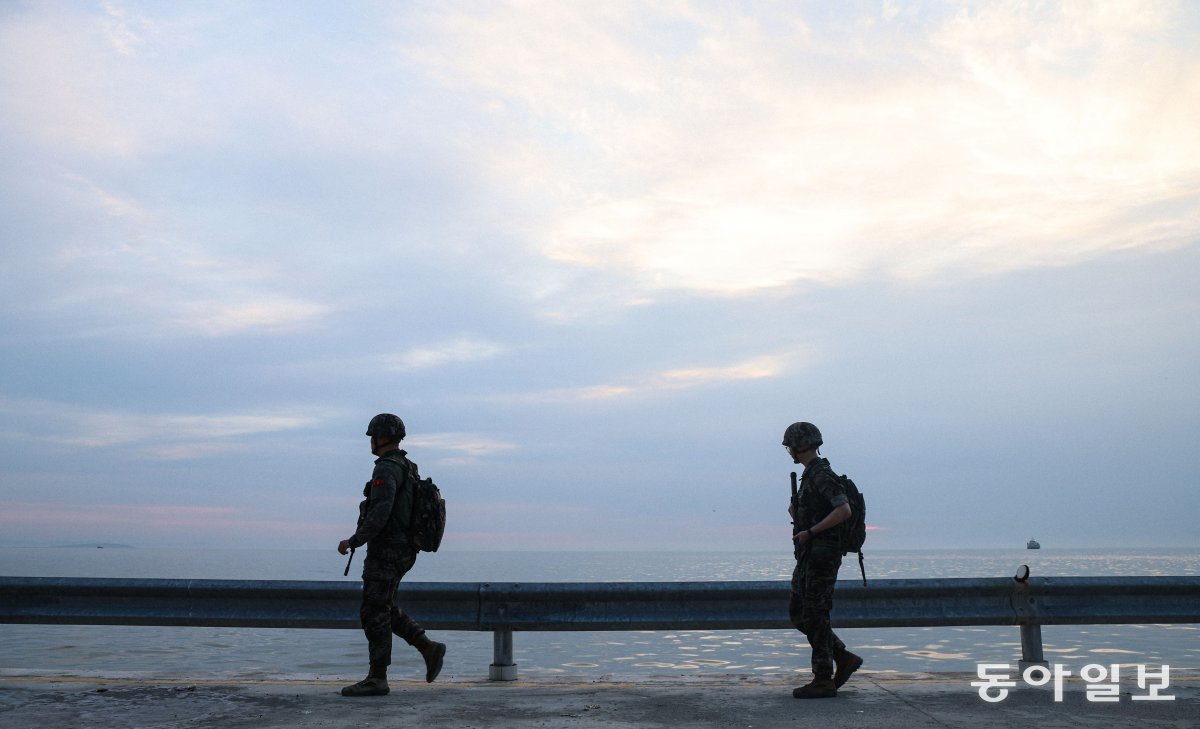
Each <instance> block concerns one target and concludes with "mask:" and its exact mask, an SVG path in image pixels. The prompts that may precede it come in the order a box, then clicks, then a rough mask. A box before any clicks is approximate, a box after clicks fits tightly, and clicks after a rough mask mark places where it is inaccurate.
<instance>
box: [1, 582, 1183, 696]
mask: <svg viewBox="0 0 1200 729" xmlns="http://www.w3.org/2000/svg"><path fill="white" fill-rule="evenodd" d="M788 595H789V585H788V583H787V582H783V581H771V582H601V583H581V582H563V583H555V582H549V583H546V582H543V583H490V582H414V583H407V584H401V587H400V594H399V599H400V603H401V604H402V605H403V606H404V610H405V611H406V612H409V613H411V614H412V615H413V616H414V617H415V618H416V619H417V620H418V622H420V623H421V624H422V625H424V626H425V627H427V628H430V629H433V630H471V631H491V632H493V634H494V638H493V640H494V646H493V647H494V661H493V664H492V666H491V669H490V672H489V673H490V675H491V677H492V678H493V679H496V680H512V679H515V678H516V666H515V665H514V664H513V661H512V635H513V631H532V630H541V631H560V630H595V631H605V630H712V629H717V630H740V629H772V628H779V629H788V628H791V627H792V626H791V624H790V623H789V622H788V617H787V613H788V611H787V606H788ZM360 597H361V583H358V582H288V581H244V580H236V581H235V580H169V579H168V580H160V579H105V578H56V577H0V623H42V624H69V625H149V626H201V627H204V626H210V627H247V628H355V629H357V628H359V622H358V603H359V600H360ZM832 619H833V624H834V626H835V627H846V628H880V627H919V626H949V625H1017V626H1020V628H1021V642H1022V654H1023V661H1022V662H1023V663H1044V659H1043V656H1042V644H1041V626H1042V625H1093V624H1113V623H1126V624H1147V623H1200V577H1041V578H1026V579H1023V580H1022V579H1014V578H955V579H929V580H875V581H873V582H871V583H870V585H869V586H866V587H864V586H863V585H861V584H859V583H858V582H856V581H841V582H839V583H838V586H837V592H836V598H835V600H834V610H833V614H832Z"/></svg>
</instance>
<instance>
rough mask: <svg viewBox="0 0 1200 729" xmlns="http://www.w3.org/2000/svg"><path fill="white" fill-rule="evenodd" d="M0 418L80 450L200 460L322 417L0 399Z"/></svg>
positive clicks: (37, 437)
mask: <svg viewBox="0 0 1200 729" xmlns="http://www.w3.org/2000/svg"><path fill="white" fill-rule="evenodd" d="M0 414H4V415H8V416H10V417H11V418H13V419H15V420H18V421H20V422H21V429H20V431H19V432H21V433H23V434H24V436H23V437H26V438H30V439H34V440H44V441H49V440H54V441H57V442H61V443H66V444H69V445H73V446H78V447H81V448H114V447H135V448H138V449H141V450H140V452H141V453H142V454H143V455H145V456H149V457H151V458H156V459H165V460H179V459H183V458H203V457H204V456H206V455H212V454H214V453H223V452H228V451H230V450H240V449H243V448H244V447H245V444H244V443H242V442H241V441H240V440H239V439H244V438H247V437H252V436H261V435H271V434H277V433H286V432H292V431H297V430H302V429H305V428H310V427H313V426H315V425H318V424H319V423H321V422H322V421H323V420H324V419H325V418H326V416H327V414H326V413H318V412H313V410H312V409H310V408H306V409H305V411H304V413H303V414H301V413H298V412H295V411H293V412H287V411H283V412H275V413H263V412H248V413H222V414H215V415H195V414H171V413H165V414H164V413H136V412H130V411H122V410H99V409H92V408H86V407H81V406H78V405H72V404H69V403H53V402H40V401H28V400H14V399H11V398H5V397H2V396H0Z"/></svg>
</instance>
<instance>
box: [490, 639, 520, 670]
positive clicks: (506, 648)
mask: <svg viewBox="0 0 1200 729" xmlns="http://www.w3.org/2000/svg"><path fill="white" fill-rule="evenodd" d="M512 657H513V634H512V630H511V629H501V630H496V631H493V633H492V665H490V666H488V680H489V681H516V680H517V664H515V663H513V659H512Z"/></svg>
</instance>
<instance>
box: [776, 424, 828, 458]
mask: <svg viewBox="0 0 1200 729" xmlns="http://www.w3.org/2000/svg"><path fill="white" fill-rule="evenodd" d="M823 442H824V441H823V440H821V431H820V430H817V426H815V425H813V424H812V423H792V424H791V425H789V426H788V428H787V430H785V431H784V432H783V444H784V445H785V446H787V447H788V448H795V449H796V450H798V451H801V452H803V451H807V450H809V449H811V448H820V447H821V444H822V443H823Z"/></svg>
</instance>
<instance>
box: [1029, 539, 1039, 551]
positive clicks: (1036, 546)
mask: <svg viewBox="0 0 1200 729" xmlns="http://www.w3.org/2000/svg"><path fill="white" fill-rule="evenodd" d="M1041 548H1042V545H1040V544H1038V541H1037V540H1036V539H1030V540H1029V542H1028V543H1026V545H1025V549H1041Z"/></svg>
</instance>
